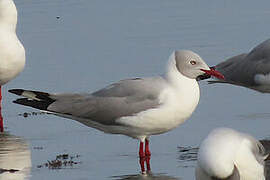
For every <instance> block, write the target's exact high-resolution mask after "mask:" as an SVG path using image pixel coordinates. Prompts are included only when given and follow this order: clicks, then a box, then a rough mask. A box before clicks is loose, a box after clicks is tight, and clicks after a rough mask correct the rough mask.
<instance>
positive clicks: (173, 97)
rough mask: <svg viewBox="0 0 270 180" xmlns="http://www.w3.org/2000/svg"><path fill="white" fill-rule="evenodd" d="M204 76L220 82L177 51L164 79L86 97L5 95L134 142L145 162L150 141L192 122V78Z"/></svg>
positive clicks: (127, 83)
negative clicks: (134, 140) (136, 140)
mask: <svg viewBox="0 0 270 180" xmlns="http://www.w3.org/2000/svg"><path fill="white" fill-rule="evenodd" d="M205 73H206V74H209V75H213V76H216V77H218V78H222V75H221V74H220V73H219V72H217V71H215V70H210V68H209V67H208V66H207V64H206V63H205V62H204V61H203V60H202V59H201V57H200V56H199V55H197V54H195V53H193V52H192V51H188V50H182V51H175V52H174V53H172V55H171V56H170V58H169V62H168V68H167V72H166V74H165V75H164V76H157V77H149V78H135V79H126V80H122V81H119V82H117V83H114V84H112V85H110V86H108V87H106V88H104V89H101V90H98V91H96V92H94V93H91V94H90V93H89V94H49V93H44V92H37V91H28V90H23V89H12V90H9V92H11V93H14V94H17V95H20V96H24V97H26V98H21V99H17V100H16V101H14V102H15V103H18V104H22V105H25V106H31V107H33V108H37V109H40V110H45V111H48V112H50V113H53V114H55V115H58V116H62V117H66V118H70V119H74V120H76V121H79V122H81V123H83V124H85V125H87V126H90V127H93V128H96V129H99V130H101V131H104V132H106V133H111V134H124V135H127V136H130V137H132V138H136V139H139V140H140V148H139V156H140V158H143V157H145V156H148V157H149V156H150V150H149V140H148V139H149V137H150V136H151V135H156V134H162V133H165V132H168V131H170V130H172V129H174V128H176V127H177V126H178V125H180V124H182V123H183V122H184V121H185V120H186V119H187V118H189V117H190V116H191V114H192V113H193V111H194V110H195V108H196V106H197V105H198V102H199V97H200V92H199V85H198V83H197V81H196V78H197V77H198V76H200V75H204V74H205ZM144 142H145V151H144V150H143V146H144ZM142 171H144V168H142Z"/></svg>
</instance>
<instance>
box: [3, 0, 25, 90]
mask: <svg viewBox="0 0 270 180" xmlns="http://www.w3.org/2000/svg"><path fill="white" fill-rule="evenodd" d="M16 25H17V9H16V6H15V4H14V2H13V0H0V27H1V28H0V85H3V84H5V83H7V82H8V81H10V80H12V79H13V78H15V77H16V76H17V75H18V74H19V73H20V72H21V71H22V70H23V68H24V65H25V50H24V47H23V45H22V44H21V42H20V41H19V39H18V37H17V35H16Z"/></svg>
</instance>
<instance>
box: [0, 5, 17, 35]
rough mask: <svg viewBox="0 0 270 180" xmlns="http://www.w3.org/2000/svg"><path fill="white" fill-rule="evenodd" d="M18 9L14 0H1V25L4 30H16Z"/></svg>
mask: <svg viewBox="0 0 270 180" xmlns="http://www.w3.org/2000/svg"><path fill="white" fill-rule="evenodd" d="M16 25H17V9H16V6H15V4H14V2H13V0H0V27H1V29H2V30H8V31H13V32H15V31H16Z"/></svg>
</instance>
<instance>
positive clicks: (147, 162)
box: [145, 156, 151, 172]
mask: <svg viewBox="0 0 270 180" xmlns="http://www.w3.org/2000/svg"><path fill="white" fill-rule="evenodd" d="M145 161H146V168H147V172H149V171H151V167H150V156H148V157H146V158H145Z"/></svg>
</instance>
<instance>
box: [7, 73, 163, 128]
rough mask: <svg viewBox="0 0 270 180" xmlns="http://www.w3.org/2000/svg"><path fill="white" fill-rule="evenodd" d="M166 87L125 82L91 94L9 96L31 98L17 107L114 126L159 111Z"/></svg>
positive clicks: (146, 81) (147, 81) (159, 82)
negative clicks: (137, 116)
mask: <svg viewBox="0 0 270 180" xmlns="http://www.w3.org/2000/svg"><path fill="white" fill-rule="evenodd" d="M164 85H165V81H164V79H163V78H162V77H156V78H145V79H139V78H137V79H128V80H122V81H119V82H118V83H115V84H112V85H110V86H108V87H106V88H104V89H101V90H99V91H96V92H94V93H92V94H47V93H44V94H41V93H42V92H36V91H26V90H10V92H12V93H15V94H17V95H22V96H26V97H28V98H31V100H29V99H27V98H22V99H17V100H16V101H15V103H18V104H22V105H26V106H31V107H34V108H38V109H43V110H47V111H50V112H53V113H57V114H60V115H61V114H62V115H69V116H72V117H78V118H83V119H89V120H92V121H96V122H98V123H101V124H104V125H114V124H116V122H115V120H116V119H117V118H120V117H122V116H130V115H133V114H136V113H138V112H140V111H144V110H147V109H150V108H156V107H158V106H159V105H160V102H159V99H158V96H159V94H160V92H161V91H162V90H163V88H164ZM19 91H20V92H19ZM18 92H19V93H18ZM27 93H28V95H27ZM29 94H31V95H29ZM43 100H44V101H45V102H44V103H43V102H42V101H43ZM46 102H47V104H46ZM48 102H49V103H48ZM40 104H42V105H44V107H43V106H42V105H40Z"/></svg>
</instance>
